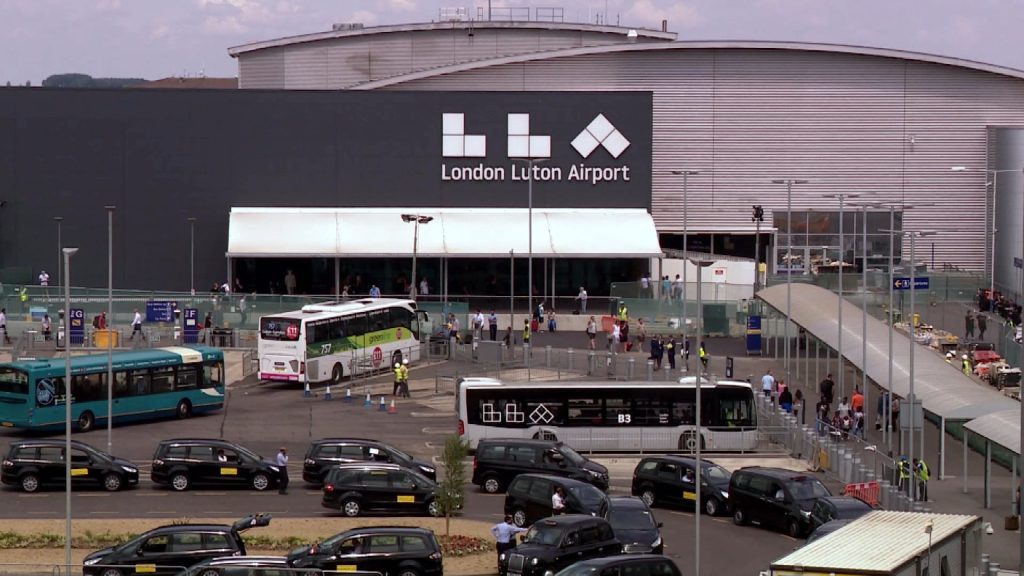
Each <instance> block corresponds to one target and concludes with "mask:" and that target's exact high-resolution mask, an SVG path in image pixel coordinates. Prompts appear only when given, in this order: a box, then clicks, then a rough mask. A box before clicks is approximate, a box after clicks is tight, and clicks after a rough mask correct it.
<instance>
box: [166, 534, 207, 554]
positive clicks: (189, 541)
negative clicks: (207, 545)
mask: <svg viewBox="0 0 1024 576" xmlns="http://www.w3.org/2000/svg"><path fill="white" fill-rule="evenodd" d="M171 549H172V550H174V551H175V552H191V551H193V550H202V549H203V537H202V535H201V534H196V533H195V532H176V533H174V534H171Z"/></svg>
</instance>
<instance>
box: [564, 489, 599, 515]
mask: <svg viewBox="0 0 1024 576" xmlns="http://www.w3.org/2000/svg"><path fill="white" fill-rule="evenodd" d="M569 493H570V494H572V495H573V496H575V497H576V499H577V500H579V501H580V502H581V503H582V504H583V505H584V506H585V507H586V508H587V509H588V510H593V511H597V510H598V509H599V508H600V507H601V503H602V502H604V499H605V496H604V492H601V491H600V490H598V489H597V488H594V487H593V486H591V485H590V484H574V485H572V486H569Z"/></svg>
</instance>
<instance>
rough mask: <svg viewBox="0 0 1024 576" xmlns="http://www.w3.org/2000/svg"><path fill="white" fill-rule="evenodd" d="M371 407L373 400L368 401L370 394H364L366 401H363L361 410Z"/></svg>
mask: <svg viewBox="0 0 1024 576" xmlns="http://www.w3.org/2000/svg"><path fill="white" fill-rule="evenodd" d="M371 406H373V400H370V393H369V392H367V393H366V400H363V408H369V407H371Z"/></svg>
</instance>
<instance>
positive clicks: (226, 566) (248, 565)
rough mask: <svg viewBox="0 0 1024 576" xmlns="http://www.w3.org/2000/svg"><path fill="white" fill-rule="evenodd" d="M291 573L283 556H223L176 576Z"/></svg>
mask: <svg viewBox="0 0 1024 576" xmlns="http://www.w3.org/2000/svg"><path fill="white" fill-rule="evenodd" d="M290 573H291V570H290V566H288V559H287V558H285V557H284V556H224V557H222V558H213V559H210V560H204V561H202V562H200V563H199V564H196V565H195V566H192V567H191V568H186V569H185V570H182V571H181V572H178V576H287V575H288V574H290Z"/></svg>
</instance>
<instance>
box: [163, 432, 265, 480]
mask: <svg viewBox="0 0 1024 576" xmlns="http://www.w3.org/2000/svg"><path fill="white" fill-rule="evenodd" d="M150 477H151V478H152V480H153V483H154V484H162V485H167V486H170V487H171V488H174V489H175V490H178V491H181V490H188V489H189V488H191V487H192V486H195V485H219V486H226V487H237V488H252V489H254V490H260V491H262V490H266V489H268V488H273V487H276V486H277V483H278V480H279V479H280V477H281V469H280V468H278V466H277V465H276V464H275V463H273V462H271V461H269V460H267V459H264V458H263V457H262V456H260V455H259V454H257V453H255V452H253V451H252V450H249V449H248V448H246V447H244V446H241V445H239V444H235V443H233V442H228V441H227V440H217V439H203V438H179V439H174V440H164V441H163V442H160V444H159V445H158V446H157V448H156V452H155V453H154V454H153V471H152V473H151V475H150Z"/></svg>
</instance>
